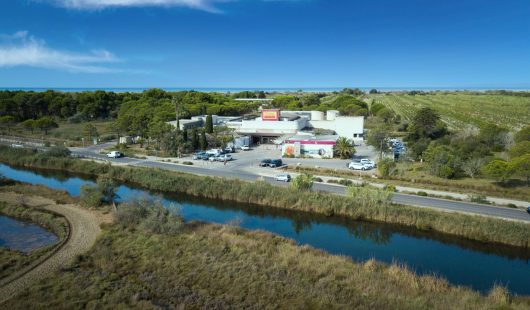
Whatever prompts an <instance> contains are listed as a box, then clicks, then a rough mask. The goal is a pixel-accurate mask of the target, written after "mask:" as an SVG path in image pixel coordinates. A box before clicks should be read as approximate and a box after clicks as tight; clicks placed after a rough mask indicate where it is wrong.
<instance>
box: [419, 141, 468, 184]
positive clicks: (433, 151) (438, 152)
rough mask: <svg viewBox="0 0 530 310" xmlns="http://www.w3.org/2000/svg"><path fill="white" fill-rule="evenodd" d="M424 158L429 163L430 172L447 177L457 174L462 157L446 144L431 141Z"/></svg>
mask: <svg viewBox="0 0 530 310" xmlns="http://www.w3.org/2000/svg"><path fill="white" fill-rule="evenodd" d="M423 159H424V160H425V162H426V163H427V164H428V167H429V173H430V174H432V175H435V176H438V177H441V178H445V179H451V178H454V177H455V176H457V175H458V173H459V170H460V167H461V161H460V159H459V158H458V157H457V156H456V155H455V154H454V153H453V150H452V149H451V148H449V147H448V146H446V145H434V144H433V143H431V145H429V147H428V148H427V150H425V152H424V153H423Z"/></svg>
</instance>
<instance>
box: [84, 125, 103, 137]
mask: <svg viewBox="0 0 530 310" xmlns="http://www.w3.org/2000/svg"><path fill="white" fill-rule="evenodd" d="M83 136H85V137H87V138H89V139H93V138H97V137H98V136H99V134H98V129H97V128H96V126H94V125H92V124H86V125H85V126H84V127H83Z"/></svg>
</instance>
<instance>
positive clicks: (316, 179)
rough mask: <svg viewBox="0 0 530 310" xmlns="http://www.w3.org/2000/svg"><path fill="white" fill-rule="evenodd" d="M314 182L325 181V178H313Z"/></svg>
mask: <svg viewBox="0 0 530 310" xmlns="http://www.w3.org/2000/svg"><path fill="white" fill-rule="evenodd" d="M313 182H324V180H322V178H320V177H316V178H313Z"/></svg>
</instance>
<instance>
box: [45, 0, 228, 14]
mask: <svg viewBox="0 0 530 310" xmlns="http://www.w3.org/2000/svg"><path fill="white" fill-rule="evenodd" d="M48 1H53V2H55V3H56V4H58V5H59V6H62V7H66V8H71V9H81V10H85V9H88V10H94V9H96V10H97V9H105V8H112V7H116V8H119V7H146V6H153V7H157V6H158V7H164V6H165V7H172V6H180V7H188V8H192V9H198V10H203V11H208V12H212V13H217V12H220V11H219V10H218V9H217V8H215V6H214V4H215V3H219V2H229V1H230V0H48Z"/></svg>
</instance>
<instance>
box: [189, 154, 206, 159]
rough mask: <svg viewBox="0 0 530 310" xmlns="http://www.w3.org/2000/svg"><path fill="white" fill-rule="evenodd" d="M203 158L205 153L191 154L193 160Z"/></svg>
mask: <svg viewBox="0 0 530 310" xmlns="http://www.w3.org/2000/svg"><path fill="white" fill-rule="evenodd" d="M205 156H206V153H205V152H198V153H195V154H193V157H192V159H193V160H198V159H203V158H204V157H205Z"/></svg>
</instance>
